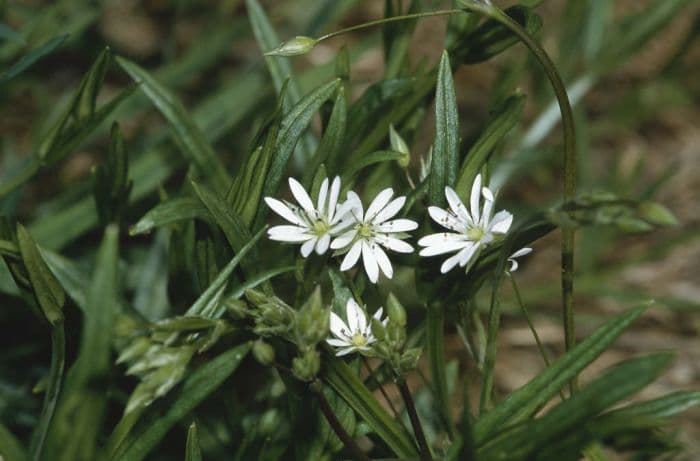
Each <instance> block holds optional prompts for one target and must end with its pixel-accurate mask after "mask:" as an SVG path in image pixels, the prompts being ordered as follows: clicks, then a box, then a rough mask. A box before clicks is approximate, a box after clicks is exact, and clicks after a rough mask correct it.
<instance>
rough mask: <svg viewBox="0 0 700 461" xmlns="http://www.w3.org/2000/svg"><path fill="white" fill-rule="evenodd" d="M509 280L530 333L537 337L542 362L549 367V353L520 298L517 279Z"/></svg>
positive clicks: (511, 277)
mask: <svg viewBox="0 0 700 461" xmlns="http://www.w3.org/2000/svg"><path fill="white" fill-rule="evenodd" d="M508 278H509V279H510V283H511V285H512V286H513V291H514V292H515V298H516V299H517V300H518V304H519V305H520V310H521V311H523V315H524V316H525V321H527V326H528V327H530V331H531V332H532V336H534V337H535V342H536V343H537V348H538V349H539V350H540V355H541V356H542V360H544V364H545V365H547V366H548V367H549V357H547V351H545V350H544V346H543V345H542V341H540V335H538V334H537V330H535V325H534V324H533V323H532V319H531V318H530V313H529V312H528V311H527V308H526V307H525V304H524V303H523V299H522V298H521V296H520V290H519V289H518V284H517V283H515V279H514V278H513V276H512V275H510V274H509V275H508Z"/></svg>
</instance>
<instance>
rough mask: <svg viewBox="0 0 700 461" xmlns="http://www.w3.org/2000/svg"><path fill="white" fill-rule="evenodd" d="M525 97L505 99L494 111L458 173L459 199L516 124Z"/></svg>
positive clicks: (517, 95) (456, 188)
mask: <svg viewBox="0 0 700 461" xmlns="http://www.w3.org/2000/svg"><path fill="white" fill-rule="evenodd" d="M525 99H526V98H525V95H522V94H515V95H513V96H510V97H509V98H507V99H506V100H505V101H504V102H503V103H502V104H501V105H499V106H498V107H497V108H496V109H495V110H494V115H493V116H492V118H491V120H490V121H489V123H488V125H487V126H486V129H484V131H483V132H482V133H481V135H480V136H479V138H478V139H477V140H476V142H475V143H474V145H473V146H472V147H471V149H469V152H468V153H467V156H466V157H465V159H464V162H463V164H462V168H461V170H460V172H459V176H458V179H457V184H456V186H455V191H456V192H457V194H458V195H459V196H460V197H467V196H468V195H469V189H470V188H471V185H472V183H473V182H474V178H476V175H477V174H479V171H481V167H482V166H483V165H484V163H486V161H487V160H488V158H489V156H490V155H491V153H492V152H493V149H494V147H496V145H497V144H498V143H499V142H500V141H501V140H502V139H503V137H504V136H505V135H506V134H507V133H508V132H509V131H510V130H511V129H512V128H513V127H514V126H515V125H516V124H517V123H518V120H519V119H520V116H521V115H522V112H523V108H524V107H525Z"/></svg>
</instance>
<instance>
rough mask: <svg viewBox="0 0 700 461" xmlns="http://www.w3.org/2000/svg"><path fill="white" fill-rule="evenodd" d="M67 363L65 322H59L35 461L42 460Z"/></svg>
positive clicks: (33, 445)
mask: <svg viewBox="0 0 700 461" xmlns="http://www.w3.org/2000/svg"><path fill="white" fill-rule="evenodd" d="M65 363H66V334H65V329H64V328H63V322H62V321H59V322H56V323H55V324H54V325H53V326H52V327H51V369H50V371H49V382H48V386H47V388H46V394H44V407H43V408H42V410H41V416H40V418H39V424H37V426H36V429H35V430H34V433H33V434H32V440H31V445H30V449H29V453H30V455H29V456H30V459H32V460H33V461H38V460H39V459H40V458H41V452H42V450H43V448H44V442H45V441H46V435H47V433H48V431H49V426H50V425H51V420H52V419H53V414H54V411H55V410H56V403H57V402H58V393H59V391H60V389H61V381H62V380H63V369H64V367H65Z"/></svg>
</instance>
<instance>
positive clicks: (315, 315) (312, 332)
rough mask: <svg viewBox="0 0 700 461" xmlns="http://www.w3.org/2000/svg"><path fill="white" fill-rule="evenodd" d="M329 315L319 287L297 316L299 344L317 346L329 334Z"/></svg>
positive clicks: (295, 326) (295, 327) (296, 329)
mask: <svg viewBox="0 0 700 461" xmlns="http://www.w3.org/2000/svg"><path fill="white" fill-rule="evenodd" d="M328 324H329V315H328V310H327V309H324V307H323V299H322V298H321V288H320V287H317V288H316V290H314V292H313V294H312V295H311V297H310V298H309V299H308V300H307V301H306V303H305V304H304V305H303V306H302V307H301V310H300V311H299V312H298V314H297V315H296V318H295V324H294V332H295V335H296V338H297V342H298V345H299V346H300V347H302V346H315V345H316V344H317V343H318V342H319V341H322V340H323V339H324V338H325V337H326V336H328V326H329V325H328Z"/></svg>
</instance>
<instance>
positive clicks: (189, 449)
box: [185, 423, 202, 461]
mask: <svg viewBox="0 0 700 461" xmlns="http://www.w3.org/2000/svg"><path fill="white" fill-rule="evenodd" d="M185 461H202V448H201V447H200V446H199V435H198V434H197V425H196V424H195V423H192V424H190V428H189V429H188V430H187V445H186V446H185Z"/></svg>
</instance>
